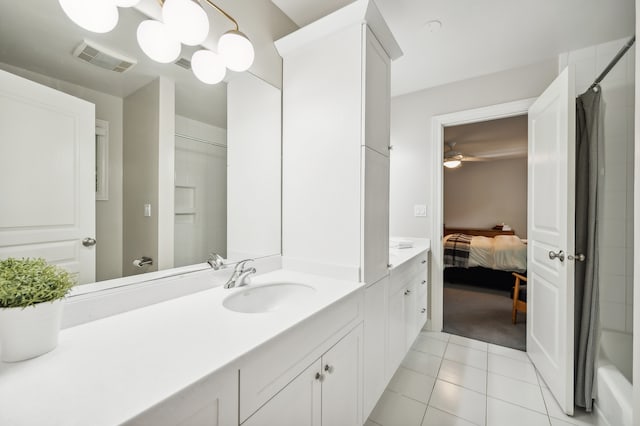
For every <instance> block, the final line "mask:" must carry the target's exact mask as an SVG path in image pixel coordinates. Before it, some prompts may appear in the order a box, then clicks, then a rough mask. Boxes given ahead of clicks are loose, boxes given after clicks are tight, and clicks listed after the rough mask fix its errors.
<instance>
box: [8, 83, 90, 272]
mask: <svg viewBox="0 0 640 426" xmlns="http://www.w3.org/2000/svg"><path fill="white" fill-rule="evenodd" d="M95 123H96V122H95V110H94V105H93V104H91V103H89V102H85V101H83V100H81V99H78V98H75V97H73V96H70V95H67V94H65V93H62V92H59V91H57V90H54V89H51V88H49V87H45V86H42V85H40V84H37V83H34V82H32V81H30V80H27V79H24V78H21V77H18V76H15V75H13V74H9V73H7V72H4V71H0V170H2V172H3V175H5V176H11V179H2V180H0V200H1V201H0V203H1V208H0V258H6V257H43V258H45V259H46V260H48V261H50V262H52V263H55V264H58V265H61V266H63V267H64V268H66V269H67V270H69V271H70V272H72V273H74V274H78V283H80V284H84V283H88V282H93V281H95V246H92V245H90V244H91V242H87V243H86V244H89V246H88V247H87V246H85V245H83V239H85V238H95Z"/></svg>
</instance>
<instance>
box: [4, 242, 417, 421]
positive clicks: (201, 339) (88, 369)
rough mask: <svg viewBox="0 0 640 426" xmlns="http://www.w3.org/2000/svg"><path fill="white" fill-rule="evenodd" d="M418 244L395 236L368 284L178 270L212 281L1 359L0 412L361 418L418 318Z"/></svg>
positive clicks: (142, 417)
mask: <svg viewBox="0 0 640 426" xmlns="http://www.w3.org/2000/svg"><path fill="white" fill-rule="evenodd" d="M428 249H429V246H428V240H423V241H422V242H420V243H417V244H416V246H415V247H414V248H412V249H402V250H394V249H392V250H391V253H392V256H391V258H392V259H394V260H395V261H396V262H397V263H396V265H393V267H392V268H391V269H390V273H389V275H388V276H387V277H385V278H383V279H382V280H380V281H378V282H376V283H375V284H372V285H365V284H364V283H358V282H351V281H344V280H337V279H332V278H326V277H321V276H316V275H312V274H305V273H300V272H294V271H290V270H283V269H278V270H275V271H271V272H267V273H264V274H261V275H258V276H256V277H254V279H253V281H252V283H251V284H249V285H247V286H243V287H239V288H232V289H225V288H223V286H222V283H223V281H222V280H220V278H219V277H220V276H221V273H223V274H224V276H226V275H228V274H229V273H230V271H229V270H223V271H217V272H214V271H201V272H193V273H190V274H187V275H185V276H184V277H181V280H182V281H181V284H180V285H182V286H188V285H190V281H193V282H194V283H195V282H196V281H198V282H202V281H203V280H208V281H209V282H211V283H212V285H215V287H214V288H211V289H209V290H205V291H200V292H197V293H193V294H190V295H186V296H183V297H179V298H175V299H171V300H168V301H164V302H161V303H157V304H154V305H151V306H146V307H143V308H139V309H135V310H132V311H129V312H124V313H121V314H118V315H113V316H110V317H107V318H102V319H100V320H96V321H91V322H87V323H85V324H81V325H78V326H75V327H71V328H67V329H65V330H63V331H62V332H61V334H60V343H59V346H58V348H57V349H55V350H54V351H52V352H50V353H48V354H45V355H43V356H41V357H39V358H35V359H32V360H28V361H24V362H21V363H16V364H2V363H0V376H1V377H2V381H0V424H3V425H4V424H7V425H12V426H22V425H24V426H27V425H34V424H47V425H65V426H69V425H87V424H91V425H95V426H99V425H110V426H111V425H117V424H129V425H191V424H210V425H239V424H243V425H248V426H253V425H272V424H279V425H283V424H291V425H296V426H298V425H305V424H309V425H312V424H313V425H319V424H325V425H334V424H341V425H361V424H363V423H364V420H366V418H367V416H368V414H369V413H370V411H371V409H372V408H373V406H375V403H376V402H377V399H378V398H379V396H380V395H379V394H381V393H382V391H383V390H384V388H385V387H386V385H387V384H388V382H389V380H390V379H391V377H392V376H393V373H394V372H395V370H396V369H397V367H398V365H399V363H400V362H401V360H402V358H403V357H404V355H405V354H406V352H407V351H408V350H409V347H410V346H411V344H412V343H413V341H414V339H415V337H416V336H417V333H418V331H419V330H420V329H421V328H422V326H423V324H424V321H425V320H426V314H425V315H422V314H424V312H422V310H423V309H426V287H427V286H426V280H427V278H426V277H427V274H428V263H427V262H426V260H427V255H428ZM423 289H424V290H423ZM245 300H246V302H245ZM34 407H37V410H35V409H33V408H34ZM285 412H286V420H285V416H283V413H285ZM338 419H339V420H338ZM283 421H285V423H283ZM286 421H288V422H290V423H286Z"/></svg>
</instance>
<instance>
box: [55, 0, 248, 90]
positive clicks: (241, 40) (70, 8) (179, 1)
mask: <svg viewBox="0 0 640 426" xmlns="http://www.w3.org/2000/svg"><path fill="white" fill-rule="evenodd" d="M58 1H59V2H60V5H61V6H62V10H64V12H65V13H66V14H67V16H69V18H71V20H72V21H73V22H75V23H76V24H78V25H79V26H81V27H82V28H85V29H87V30H89V31H93V32H99V33H105V32H109V31H111V30H112V29H113V28H114V27H115V26H116V24H117V23H118V7H132V6H135V5H136V4H137V3H138V2H139V1H140V0H91V1H89V0H58ZM158 1H159V2H160V5H161V7H162V22H160V21H156V20H153V19H149V20H146V21H143V22H141V23H140V25H139V26H138V31H137V38H138V44H139V45H140V48H141V49H142V51H143V52H144V53H145V54H146V55H147V56H148V57H150V58H151V59H153V60H154V61H156V62H160V63H169V62H173V61H175V60H176V59H177V58H178V56H180V49H181V45H180V43H184V44H186V45H189V46H196V45H198V44H201V43H203V42H204V41H205V40H206V39H207V36H208V35H209V17H208V15H207V12H206V11H205V10H204V9H203V8H202V6H201V5H200V3H199V2H198V0H158ZM203 1H204V2H205V3H207V4H208V5H209V6H211V7H212V8H214V9H216V10H217V11H218V12H220V13H221V14H222V15H224V16H225V17H226V18H227V19H228V20H229V21H231V22H232V23H233V26H234V27H235V28H234V29H232V30H230V31H227V32H226V33H224V34H223V35H222V37H220V40H218V53H215V52H212V51H210V50H206V49H203V50H199V51H197V52H196V53H194V55H193V58H192V69H193V73H194V74H195V76H196V77H197V78H198V79H200V80H201V81H203V82H204V83H207V84H216V83H218V82H220V81H222V79H224V76H225V74H226V68H229V69H230V70H232V71H238V72H243V71H246V70H248V69H249V68H250V67H251V65H252V64H253V60H254V58H255V51H254V49H253V45H252V44H251V41H250V40H249V38H248V37H247V36H246V35H245V34H244V33H242V32H240V28H239V26H238V22H237V21H236V20H235V19H233V17H232V16H231V15H229V14H228V13H227V12H225V11H224V10H222V9H221V8H220V7H218V6H217V5H216V4H215V3H213V1H212V0H203Z"/></svg>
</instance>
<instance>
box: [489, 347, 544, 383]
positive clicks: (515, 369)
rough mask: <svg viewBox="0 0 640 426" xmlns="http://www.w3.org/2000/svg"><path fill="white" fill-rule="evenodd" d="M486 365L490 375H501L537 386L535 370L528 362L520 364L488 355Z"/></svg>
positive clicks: (498, 356) (499, 356) (510, 359)
mask: <svg viewBox="0 0 640 426" xmlns="http://www.w3.org/2000/svg"><path fill="white" fill-rule="evenodd" d="M487 365H488V369H489V372H490V373H496V374H501V375H503V376H507V377H511V378H512V379H516V380H522V381H523V382H527V383H531V384H534V385H538V376H537V374H536V369H535V368H533V364H531V363H529V362H522V361H518V360H515V359H512V358H507V357H504V356H502V355H496V354H492V353H490V354H489V362H488V364H487Z"/></svg>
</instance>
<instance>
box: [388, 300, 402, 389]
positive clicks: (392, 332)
mask: <svg viewBox="0 0 640 426" xmlns="http://www.w3.org/2000/svg"><path fill="white" fill-rule="evenodd" d="M404 292H405V288H402V289H400V290H398V291H396V292H395V293H394V294H392V295H391V296H390V297H389V317H388V320H389V324H388V327H389V334H388V336H389V337H388V342H387V368H386V370H385V374H386V376H387V381H389V380H390V379H391V376H393V374H394V373H395V372H396V370H397V368H398V366H400V363H401V362H402V359H403V358H404V355H405V345H406V337H405V336H406V330H405V329H406V327H405V318H404V304H405V298H406V296H405V295H404Z"/></svg>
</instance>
